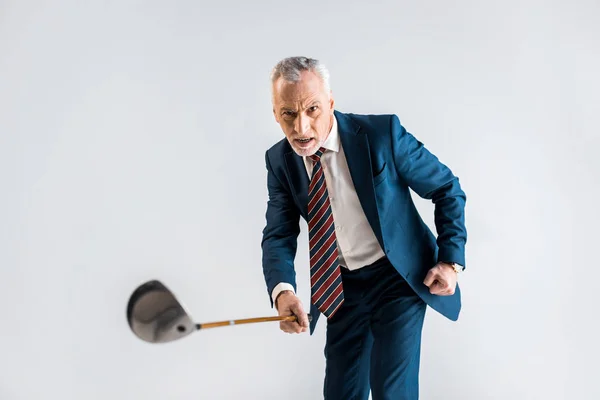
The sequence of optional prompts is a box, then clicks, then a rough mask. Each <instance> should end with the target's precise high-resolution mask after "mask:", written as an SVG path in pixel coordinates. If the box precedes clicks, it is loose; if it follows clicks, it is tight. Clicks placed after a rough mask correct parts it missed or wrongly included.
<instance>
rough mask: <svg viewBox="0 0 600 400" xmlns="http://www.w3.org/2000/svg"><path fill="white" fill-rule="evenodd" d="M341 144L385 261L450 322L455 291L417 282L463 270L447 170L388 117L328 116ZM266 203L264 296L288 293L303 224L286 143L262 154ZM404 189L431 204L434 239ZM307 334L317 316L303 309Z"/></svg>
mask: <svg viewBox="0 0 600 400" xmlns="http://www.w3.org/2000/svg"><path fill="white" fill-rule="evenodd" d="M334 113H335V116H336V118H337V120H338V129H339V135H340V141H341V145H342V147H343V149H344V152H345V154H346V159H347V162H348V167H349V170H350V174H351V176H352V180H353V182H354V186H355V188H356V192H357V195H358V198H359V199H360V203H361V205H362V208H363V211H364V213H365V215H366V217H367V219H368V221H369V223H370V225H371V227H372V229H373V232H374V233H375V236H376V237H377V240H378V241H379V244H380V245H381V247H382V249H384V251H385V253H386V255H387V257H388V259H389V261H390V262H391V264H392V265H393V266H394V267H395V268H396V270H397V271H398V272H399V273H400V274H401V275H402V276H403V277H404V278H405V279H406V280H407V282H408V283H409V284H410V286H411V287H412V288H413V290H414V291H415V292H416V293H417V294H418V295H419V296H420V297H421V298H422V299H423V300H424V301H425V302H426V303H427V304H428V305H429V306H430V307H431V308H433V309H435V310H436V311H438V312H440V313H441V314H442V315H444V316H446V317H447V318H449V319H451V320H453V321H455V320H457V319H458V316H459V313H460V308H461V300H460V288H459V287H457V289H456V291H455V293H454V295H452V296H437V295H432V294H431V293H430V292H429V288H428V287H427V286H425V285H424V284H423V280H424V279H425V275H426V274H427V272H428V271H429V269H430V268H432V267H433V266H434V265H435V264H436V262H438V261H446V262H456V263H459V264H460V265H462V266H466V262H465V243H466V240H467V232H466V228H465V222H464V217H465V214H464V208H465V202H466V196H465V193H464V192H463V190H462V189H461V187H460V184H459V180H458V178H457V177H456V176H454V174H453V173H452V171H451V170H450V169H449V168H448V167H447V166H445V165H444V164H442V163H441V162H440V161H439V160H438V159H437V157H436V156H434V155H433V154H431V153H430V152H429V151H428V150H427V149H426V148H425V146H424V145H423V144H422V143H421V142H420V141H418V140H417V139H415V137H414V136H413V135H412V134H410V133H409V132H407V131H406V130H405V128H404V127H403V126H402V125H401V123H400V120H399V119H398V117H397V116H396V115H358V114H348V113H341V112H339V111H337V110H336V111H334ZM265 161H266V167H267V172H268V173H267V186H268V203H267V211H266V226H265V228H264V230H263V238H262V250H263V258H262V263H263V272H264V277H265V281H266V284H267V292H268V294H269V299H270V300H271V306H273V301H272V299H271V292H272V290H273V288H274V287H275V286H276V285H277V284H278V283H279V282H287V283H290V284H292V286H293V287H294V288H295V289H296V288H297V286H296V279H295V278H296V274H295V270H294V259H295V256H296V249H297V241H296V240H297V237H298V234H299V232H300V227H299V218H300V217H303V218H304V219H305V220H306V219H307V205H308V184H309V178H308V176H307V173H306V168H305V166H304V163H303V160H302V157H300V156H298V155H297V154H296V153H295V152H294V151H293V150H292V148H291V146H290V145H289V143H288V141H287V139H283V140H281V141H280V142H278V143H276V144H275V145H274V146H272V147H271V148H270V149H269V150H267V152H266V154H265ZM409 188H410V189H412V190H414V192H415V193H417V194H418V195H419V196H420V197H422V198H425V199H429V200H431V201H432V202H433V203H434V204H435V211H434V221H435V227H436V230H437V238H436V237H435V236H434V235H433V233H432V232H431V230H430V229H429V228H428V226H427V225H426V224H425V223H424V222H423V220H422V219H421V216H420V215H419V213H418V211H417V209H416V208H415V205H414V203H413V200H412V198H411V196H410V190H409ZM310 313H311V315H312V317H313V319H312V322H311V325H310V333H311V334H312V333H313V332H314V329H315V326H316V323H317V320H318V317H319V311H318V309H317V308H316V307H314V306H312V305H311V308H310Z"/></svg>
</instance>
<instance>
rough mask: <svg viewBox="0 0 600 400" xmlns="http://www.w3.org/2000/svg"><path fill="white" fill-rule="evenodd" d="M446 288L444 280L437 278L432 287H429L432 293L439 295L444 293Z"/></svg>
mask: <svg viewBox="0 0 600 400" xmlns="http://www.w3.org/2000/svg"><path fill="white" fill-rule="evenodd" d="M445 290H446V287H445V285H444V284H443V283H442V282H440V281H438V280H436V281H435V282H434V283H433V284H432V285H431V287H430V289H429V292H430V293H431V294H435V295H438V296H439V295H441V294H442V293H443V292H444V291H445Z"/></svg>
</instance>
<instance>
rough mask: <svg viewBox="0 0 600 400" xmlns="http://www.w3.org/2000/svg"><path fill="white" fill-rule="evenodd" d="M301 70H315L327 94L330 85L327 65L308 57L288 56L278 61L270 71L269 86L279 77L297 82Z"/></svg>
mask: <svg viewBox="0 0 600 400" xmlns="http://www.w3.org/2000/svg"><path fill="white" fill-rule="evenodd" d="M303 71H312V72H315V73H316V74H317V75H318V76H319V77H320V78H321V81H322V82H323V86H325V91H326V92H327V95H329V92H330V90H331V87H330V84H329V71H328V70H327V67H325V65H324V64H323V63H322V62H320V61H319V60H316V59H314V58H308V57H288V58H284V59H283V60H281V61H279V62H278V63H277V65H275V67H274V68H273V70H272V71H271V87H273V84H275V82H276V81H277V79H279V78H283V79H284V80H285V81H288V82H298V81H299V80H300V74H301V73H302V72H303Z"/></svg>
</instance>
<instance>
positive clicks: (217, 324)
mask: <svg viewBox="0 0 600 400" xmlns="http://www.w3.org/2000/svg"><path fill="white" fill-rule="evenodd" d="M297 320H298V317H296V316H295V315H288V316H277V317H259V318H245V319H234V320H228V321H219V322H208V323H204V324H196V328H197V329H208V328H218V327H221V326H230V325H241V324H253V323H257V322H272V321H290V322H294V321H297ZM308 320H309V321H310V320H311V317H310V315H309V316H308Z"/></svg>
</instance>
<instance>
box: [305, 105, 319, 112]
mask: <svg viewBox="0 0 600 400" xmlns="http://www.w3.org/2000/svg"><path fill="white" fill-rule="evenodd" d="M318 109H319V106H312V107H310V108H309V109H308V110H309V111H310V112H315V111H317V110H318Z"/></svg>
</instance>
